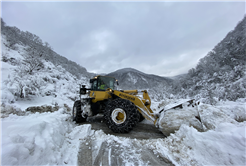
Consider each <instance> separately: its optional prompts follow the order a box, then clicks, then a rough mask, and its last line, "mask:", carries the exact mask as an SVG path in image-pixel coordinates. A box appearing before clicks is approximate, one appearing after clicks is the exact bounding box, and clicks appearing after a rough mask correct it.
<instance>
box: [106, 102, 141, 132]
mask: <svg viewBox="0 0 246 166" xmlns="http://www.w3.org/2000/svg"><path fill="white" fill-rule="evenodd" d="M104 120H105V122H106V124H107V126H108V128H110V129H111V130H112V131H113V132H115V133H128V132H130V131H131V130H132V129H133V127H135V126H136V124H137V123H138V121H139V114H138V110H137V107H136V106H135V105H134V104H133V103H132V102H130V101H129V100H125V99H121V98H118V99H115V100H113V101H111V102H110V103H109V104H108V105H107V107H106V109H105V112H104Z"/></svg>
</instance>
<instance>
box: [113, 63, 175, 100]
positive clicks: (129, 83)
mask: <svg viewBox="0 0 246 166" xmlns="http://www.w3.org/2000/svg"><path fill="white" fill-rule="evenodd" d="M108 76H112V77H115V78H116V79H117V80H118V81H119V88H120V89H125V90H126V89H138V90H145V89H146V90H148V92H149V94H150V96H151V98H152V99H153V100H162V99H164V98H166V97H169V88H170V87H171V85H172V82H173V80H172V79H170V78H168V77H160V76H157V75H152V74H146V73H143V72H140V71H138V70H136V69H133V68H124V69H120V70H117V71H115V72H112V73H109V74H108Z"/></svg>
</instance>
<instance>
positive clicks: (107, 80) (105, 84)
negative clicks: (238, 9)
mask: <svg viewBox="0 0 246 166" xmlns="http://www.w3.org/2000/svg"><path fill="white" fill-rule="evenodd" d="M114 84H115V78H113V77H102V76H98V77H97V79H95V80H94V81H93V82H92V85H91V90H99V91H100V90H101V91H103V90H106V89H108V88H110V89H113V90H114Z"/></svg>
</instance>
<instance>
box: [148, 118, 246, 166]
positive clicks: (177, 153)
mask: <svg viewBox="0 0 246 166" xmlns="http://www.w3.org/2000/svg"><path fill="white" fill-rule="evenodd" d="M245 126H246V123H245V122H244V123H241V124H238V125H235V124H231V123H223V124H220V125H219V126H218V127H217V128H216V129H215V130H209V131H207V132H198V131H197V130H196V129H194V128H193V127H189V126H187V125H182V126H181V128H180V129H179V130H178V131H177V132H176V133H175V134H171V136H169V137H167V138H166V139H164V140H158V141H157V142H154V143H149V148H151V149H153V151H154V152H155V153H157V154H159V155H160V156H162V157H165V158H168V159H170V160H171V161H172V162H173V163H174V164H175V165H245V164H246V158H245V149H246V143H245V142H246V136H245Z"/></svg>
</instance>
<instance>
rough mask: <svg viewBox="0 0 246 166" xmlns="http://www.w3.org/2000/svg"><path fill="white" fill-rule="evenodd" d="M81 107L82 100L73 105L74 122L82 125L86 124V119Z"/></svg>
mask: <svg viewBox="0 0 246 166" xmlns="http://www.w3.org/2000/svg"><path fill="white" fill-rule="evenodd" d="M81 106H82V103H81V101H80V100H77V101H75V102H74V105H73V121H75V122H76V123H81V122H85V121H86V118H83V117H82V115H81V114H82V111H81Z"/></svg>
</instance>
